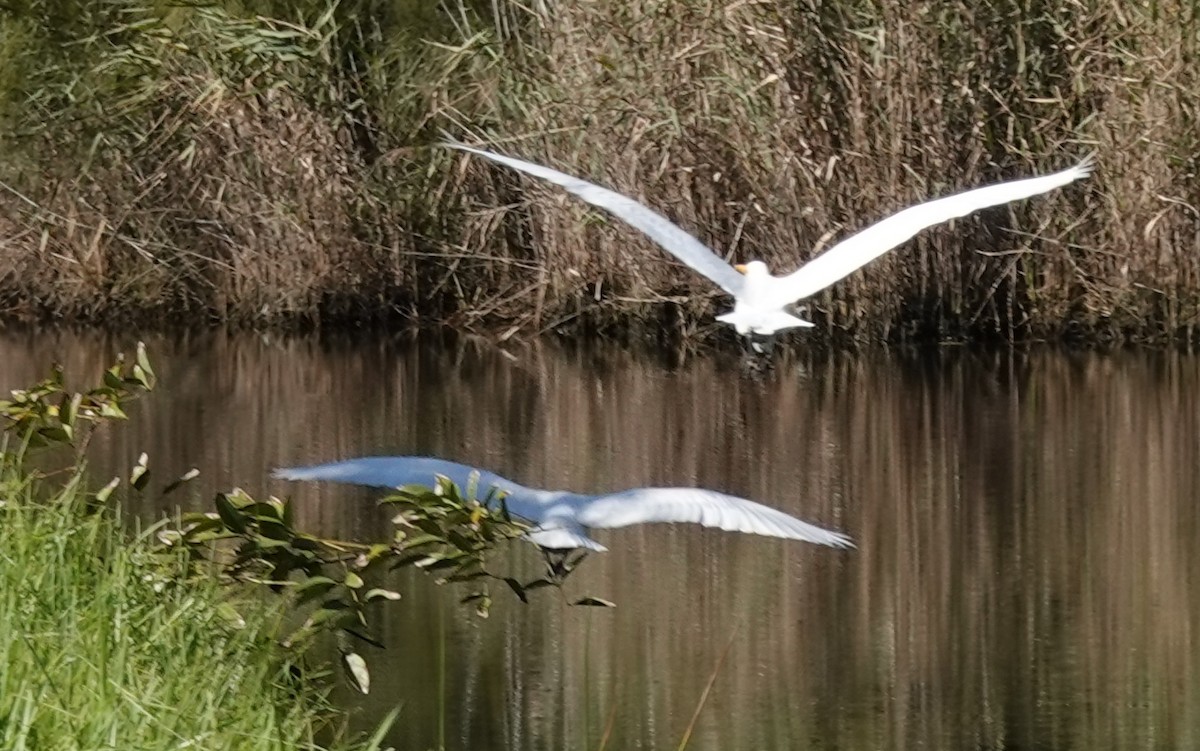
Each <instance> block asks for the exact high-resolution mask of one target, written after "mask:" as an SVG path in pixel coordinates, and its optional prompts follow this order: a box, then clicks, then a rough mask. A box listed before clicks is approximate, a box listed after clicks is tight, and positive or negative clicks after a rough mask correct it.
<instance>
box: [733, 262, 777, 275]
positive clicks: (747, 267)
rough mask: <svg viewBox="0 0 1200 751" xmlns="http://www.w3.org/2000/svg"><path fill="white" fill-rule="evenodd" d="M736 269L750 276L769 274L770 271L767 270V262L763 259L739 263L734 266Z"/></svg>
mask: <svg viewBox="0 0 1200 751" xmlns="http://www.w3.org/2000/svg"><path fill="white" fill-rule="evenodd" d="M734 268H735V269H737V270H738V271H740V272H741V273H743V274H745V275H746V276H748V277H751V278H754V277H760V276H767V275H768V274H770V272H769V271H768V270H767V264H765V263H763V262H762V261H751V262H750V263H739V264H736V265H735V266H734Z"/></svg>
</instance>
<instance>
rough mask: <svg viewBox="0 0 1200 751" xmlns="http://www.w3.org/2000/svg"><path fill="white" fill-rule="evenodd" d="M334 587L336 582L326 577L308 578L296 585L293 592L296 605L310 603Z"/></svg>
mask: <svg viewBox="0 0 1200 751" xmlns="http://www.w3.org/2000/svg"><path fill="white" fill-rule="evenodd" d="M336 586H337V582H335V581H334V580H333V579H330V578H329V577H328V576H310V577H309V578H308V579H306V580H305V581H303V582H301V583H300V584H297V585H296V588H295V589H294V590H293V591H294V592H295V594H296V604H297V605H303V604H304V603H306V602H312V601H313V600H315V599H316V598H318V597H320V596H322V595H324V594H325V593H326V592H328V591H329V590H331V589H333V588H334V587H336Z"/></svg>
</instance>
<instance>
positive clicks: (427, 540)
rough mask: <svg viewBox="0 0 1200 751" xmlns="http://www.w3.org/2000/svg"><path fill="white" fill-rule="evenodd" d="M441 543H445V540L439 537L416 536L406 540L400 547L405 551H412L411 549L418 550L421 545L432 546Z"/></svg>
mask: <svg viewBox="0 0 1200 751" xmlns="http://www.w3.org/2000/svg"><path fill="white" fill-rule="evenodd" d="M443 542H445V539H444V538H442V537H441V536H439V535H417V536H416V537H409V538H406V539H405V540H404V541H403V542H402V543H401V547H402V548H404V549H405V550H412V549H413V548H419V547H421V546H423V545H432V544H434V543H443Z"/></svg>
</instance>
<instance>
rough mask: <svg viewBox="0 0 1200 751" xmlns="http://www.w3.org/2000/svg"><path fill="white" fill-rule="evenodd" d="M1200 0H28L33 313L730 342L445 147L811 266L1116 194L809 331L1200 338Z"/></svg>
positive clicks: (829, 296) (2, 262)
mask: <svg viewBox="0 0 1200 751" xmlns="http://www.w3.org/2000/svg"><path fill="white" fill-rule="evenodd" d="M1198 31H1200V24H1198V21H1197V8H1196V6H1195V5H1194V4H1192V3H1182V2H1153V3H1148V4H1140V5H1139V4H1124V3H1116V4H1112V3H1071V4H1063V3H1056V2H1042V1H1041V0H1032V1H1029V0H1021V1H1020V2H1018V1H1017V0H1005V1H1004V2H998V3H979V2H973V1H971V0H956V1H955V2H951V3H940V4H928V3H909V4H895V3H891V2H882V1H878V2H877V1H874V0H867V1H865V2H856V1H852V0H837V1H836V2H826V1H823V0H805V1H804V2H796V3H784V2H776V1H775V0H760V1H756V2H742V1H741V0H717V1H715V2H714V1H711V0H704V1H702V0H633V1H632V2H621V3H615V2H614V3H584V2H562V3H546V2H541V1H540V0H535V2H532V3H528V2H522V3H518V2H511V1H510V0H496V1H488V2H483V1H482V0H479V1H476V0H443V1H442V2H439V3H433V2H422V1H421V0H342V1H341V2H335V1H334V0H303V1H301V2H289V3H283V2H271V1H270V0H242V1H240V2H238V1H236V0H221V1H219V2H214V3H212V4H208V5H205V6H203V7H180V6H178V5H174V4H166V3H154V2H147V1H146V0H141V2H138V1H137V0H105V2H84V0H19V1H18V2H16V3H7V4H4V5H3V6H0V151H2V153H3V154H4V158H3V159H2V160H0V178H2V179H3V180H4V181H5V183H6V185H7V186H8V189H0V194H2V195H0V245H2V247H3V253H2V254H0V311H2V312H4V313H6V314H8V315H10V316H26V317H30V318H41V317H66V318H76V319H85V320H113V319H118V318H123V319H141V320H177V321H190V322H195V321H200V322H207V321H229V322H234V323H245V324H252V325H259V324H279V323H304V324H314V323H319V324H327V325H328V324H334V323H339V322H341V323H345V322H365V321H375V322H383V321H387V322H392V323H396V322H404V323H406V324H411V325H433V324H446V325H450V326H453V327H456V328H463V329H489V330H493V331H498V332H501V333H503V334H510V335H511V334H514V333H533V332H538V331H543V330H546V329H568V328H586V329H593V330H600V331H607V332H615V331H622V332H630V331H637V332H645V333H663V332H667V333H671V334H674V335H679V336H682V337H685V338H688V337H694V336H697V335H701V336H702V335H705V334H708V333H711V332H713V331H717V330H718V329H717V327H716V326H715V325H713V324H711V322H710V321H711V319H710V317H709V313H712V312H715V311H717V310H718V309H720V308H722V307H723V306H724V305H725V304H726V301H724V300H722V299H721V298H720V296H719V295H717V294H716V293H715V292H714V291H713V290H712V289H711V288H710V286H709V285H708V283H707V282H705V281H704V280H702V279H699V278H697V277H696V276H695V275H694V274H692V273H691V272H690V271H688V270H686V269H683V268H681V267H679V266H678V265H677V264H674V263H673V262H671V261H669V260H668V259H667V257H666V255H665V254H663V253H662V252H661V251H659V250H658V249H656V248H654V247H653V246H652V245H651V244H650V243H648V242H647V241H645V240H643V239H642V238H640V237H639V236H638V235H637V234H636V233H635V232H633V231H631V230H629V229H627V228H625V227H623V226H620V225H619V224H616V223H614V222H611V221H609V220H608V219H607V218H605V217H604V216H601V215H599V214H597V213H596V212H593V211H591V210H589V209H588V208H586V207H585V206H583V205H581V204H579V203H578V202H576V201H573V200H566V199H564V198H563V197H562V196H561V195H559V194H558V193H556V192H555V191H554V190H552V189H549V188H547V187H545V186H542V185H537V184H534V183H532V182H530V181H528V180H525V179H521V178H519V177H518V176H514V175H513V174H510V173H507V172H504V171H502V170H500V169H497V168H494V167H492V166H490V165H487V164H483V163H480V162H478V161H473V160H471V159H469V158H467V157H464V156H463V155H459V154H452V153H448V152H446V151H445V150H441V149H436V148H432V145H433V144H434V143H436V141H437V140H438V138H439V137H440V134H441V131H442V130H443V129H445V130H448V131H450V132H451V133H453V134H455V135H457V136H460V137H463V138H465V139H467V140H470V141H477V142H483V143H489V144H492V145H494V146H496V147H497V148H501V149H504V150H506V151H509V152H512V153H516V154H520V155H522V156H526V157H528V158H531V159H533V160H535V161H543V162H549V163H552V164H554V165H556V166H559V167H560V168H563V169H567V170H569V171H573V172H576V173H577V174H581V175H586V176H588V177H591V178H593V179H597V180H599V181H602V182H604V183H606V184H608V185H610V186H612V187H614V188H616V189H618V190H621V191H623V192H627V193H629V194H631V195H633V196H636V197H639V198H642V199H644V200H646V201H647V202H649V203H651V204H652V205H654V206H656V207H658V208H660V209H661V210H663V211H665V212H666V213H667V214H668V215H670V216H672V217H673V218H675V219H677V220H678V221H679V222H680V223H681V224H682V225H683V226H684V227H686V228H688V229H691V230H693V231H695V232H696V233H697V234H698V235H699V236H700V237H702V238H704V239H706V240H707V241H709V242H710V243H711V244H712V245H713V247H714V248H716V249H717V250H718V251H719V252H721V253H724V254H727V255H728V256H730V257H733V258H738V259H749V258H755V257H757V258H762V259H764V260H766V261H768V262H769V263H770V264H771V265H772V267H774V268H780V269H789V268H791V267H793V266H794V265H795V264H796V263H797V262H798V260H799V259H803V258H807V257H810V256H811V255H812V254H814V253H815V252H817V250H818V249H819V248H821V247H826V246H828V244H830V242H832V241H835V240H836V239H837V238H838V237H842V236H845V235H846V234H847V233H849V232H851V231H853V230H855V229H858V228H861V227H863V226H865V225H867V224H869V223H870V222H872V221H874V220H875V219H878V218H881V217H883V216H885V215H886V214H888V213H890V212H891V211H893V210H895V209H897V208H899V207H902V206H904V205H907V204H909V203H911V202H914V201H918V200H921V199H923V198H926V197H930V196H934V195H940V194H945V193H947V192H951V191H954V190H958V189H963V188H967V187H973V186H977V185H980V184H983V183H986V182H989V181H995V180H1000V179H1007V178H1014V177H1018V176H1024V175H1028V174H1031V173H1037V172H1046V171H1050V170H1052V169H1058V168H1062V167H1065V166H1066V165H1068V164H1069V163H1072V162H1074V161H1075V160H1077V159H1078V158H1079V157H1080V156H1082V155H1083V154H1085V153H1087V152H1091V151H1095V152H1097V154H1098V163H1099V169H1098V171H1097V173H1096V175H1094V176H1093V177H1092V178H1091V179H1090V180H1088V181H1086V182H1085V183H1081V184H1079V185H1076V186H1071V187H1069V188H1068V189H1065V190H1062V191H1058V192H1056V193H1054V194H1051V195H1047V196H1042V197H1038V198H1035V199H1033V200H1030V201H1027V202H1024V203H1021V204H1018V205H1014V206H1011V207H1003V208H997V209H992V210H989V211H987V212H985V213H984V214H983V215H982V216H979V217H974V218H970V219H967V220H964V221H960V222H956V223H954V224H953V225H952V226H949V227H942V228H939V229H936V230H932V231H927V232H925V233H923V234H922V235H921V236H919V237H918V238H917V239H916V240H914V241H912V242H909V243H907V244H906V245H905V246H904V247H903V248H902V249H901V250H900V251H898V252H896V253H893V254H891V255H889V256H888V257H886V258H884V259H882V260H880V261H878V262H876V263H875V264H873V265H871V266H870V267H868V268H867V269H865V270H863V271H862V272H859V273H858V274H856V275H855V276H853V277H852V278H850V279H848V280H846V281H845V282H844V283H842V284H840V285H837V286H836V287H835V288H834V289H832V290H830V291H827V292H825V293H822V294H821V295H819V296H818V297H817V298H816V299H814V300H813V301H812V303H813V304H812V306H811V311H810V312H811V314H812V316H813V317H814V318H815V319H816V320H817V321H818V322H819V323H820V324H821V325H820V326H819V328H818V329H815V330H814V331H813V332H810V333H808V334H806V336H822V335H833V336H847V337H856V338H889V339H897V338H930V339H932V338H963V337H991V338H1000V339H1020V338H1027V337H1056V336H1074V335H1079V336H1085V337H1097V338H1105V339H1110V338H1186V339H1195V338H1196V336H1195V335H1196V324H1197V316H1198V315H1200V208H1198V207H1200V179H1198V178H1197V159H1198V157H1197V154H1198V153H1200V152H1198V149H1197V146H1198V145H1200V144H1198V141H1200V135H1198V133H1200V130H1198V129H1197V127H1196V126H1197V119H1198V118H1197V114H1198V112H1200V86H1197V83H1200V82H1198V81H1197V80H1196V79H1197V66H1196V63H1197V49H1196V48H1197V44H1198V42H1197V39H1200V35H1198V34H1197V32H1198Z"/></svg>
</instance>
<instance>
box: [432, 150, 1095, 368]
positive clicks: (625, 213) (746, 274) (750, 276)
mask: <svg viewBox="0 0 1200 751" xmlns="http://www.w3.org/2000/svg"><path fill="white" fill-rule="evenodd" d="M444 145H445V146H448V147H450V148H454V149H459V150H461V151H466V152H469V153H472V154H476V155H478V156H481V157H484V158H485V159H490V160H492V161H493V162H498V163H499V164H503V165H505V166H508V167H511V168H513V169H515V170H518V171H520V172H524V173H526V174H529V175H533V176H534V177H540V178H541V179H543V180H546V181H548V182H551V183H554V184H555V185H558V186H560V187H562V188H564V189H566V190H567V191H568V192H569V193H572V194H574V195H576V196H578V197H579V198H581V199H583V200H584V201H586V202H588V203H590V204H592V205H593V206H597V207H599V208H602V209H605V210H607V211H609V212H611V213H612V214H613V215H614V216H616V217H617V218H619V219H621V220H622V221H624V222H626V223H627V224H629V225H630V226H632V227H634V228H635V229H638V230H640V231H641V232H643V233H645V234H646V236H647V237H649V238H650V239H651V240H653V241H654V242H656V243H658V244H659V245H660V246H661V247H662V248H663V249H664V250H666V251H667V252H668V253H670V254H671V255H673V256H675V257H676V258H678V259H679V260H680V261H683V262H684V263H685V264H687V265H688V266H690V267H691V268H692V269H693V270H695V271H697V272H699V273H700V274H702V275H704V276H705V277H707V278H708V279H709V280H710V281H712V282H713V283H714V284H716V285H717V286H718V287H720V288H721V289H723V290H725V291H726V292H728V293H729V294H730V295H733V298H734V306H733V310H732V311H731V312H729V313H724V314H722V315H719V316H717V320H718V321H721V322H723V323H728V324H730V325H732V326H733V327H734V328H735V329H736V330H737V332H738V333H739V334H741V335H743V336H746V337H749V338H750V341H751V343H752V345H753V346H754V349H755V350H756V351H760V352H761V351H762V347H761V346H760V342H762V341H763V340H766V341H768V342H769V341H770V339H771V338H773V337H774V335H775V334H776V333H778V332H780V331H784V330H786V329H790V328H795V327H798V326H805V327H807V326H812V325H813V324H812V323H810V322H809V321H806V320H804V319H803V318H799V317H797V316H796V315H795V312H796V311H795V308H794V303H796V302H797V301H799V300H803V299H804V298H807V297H811V296H812V295H814V294H816V293H817V292H820V291H821V290H823V289H825V288H826V287H828V286H830V285H832V284H834V283H835V282H837V281H839V280H841V279H842V278H844V277H846V276H848V275H849V274H851V273H853V272H854V271H856V270H858V269H860V268H862V267H863V266H865V265H866V264H868V263H870V262H871V261H873V260H875V259H876V258H878V257H879V256H881V255H883V254H884V253H886V252H887V251H889V250H891V249H892V248H895V247H896V246H898V245H900V244H901V243H903V242H904V241H906V240H908V239H910V238H912V237H913V236H914V235H916V234H917V233H918V232H920V231H921V230H923V229H925V228H927V227H932V226H934V225H936V224H941V223H943V222H946V221H949V220H951V219H954V218H957V217H963V216H966V215H967V214H971V213H973V212H975V211H978V210H980V209H984V208H987V207H989V206H997V205H1000V204H1004V203H1009V202H1012V201H1017V200H1020V199H1022V198H1029V197H1030V196H1035V195H1038V194H1040V193H1046V192H1049V191H1051V190H1054V189H1055V188H1060V187H1062V186H1064V185H1068V184H1070V183H1072V182H1074V181H1076V180H1078V179H1080V178H1083V177H1087V176H1088V175H1089V174H1091V172H1092V168H1093V164H1092V160H1091V159H1090V158H1088V159H1084V160H1083V161H1082V162H1080V163H1079V164H1077V165H1075V166H1074V167H1071V168H1069V169H1065V170H1062V171H1061V172H1055V173H1053V174H1050V175H1043V176H1041V177H1031V178H1026V179H1024V180H1011V181H1008V182H1003V183H998V184H996V185H989V186H987V187H984V188H976V189H974V190H968V191H965V192H962V193H957V194H955V195H951V196H946V197H944V198H939V199H936V200H933V201H927V202H926V203H921V204H917V205H916V206H910V207H909V208H907V209H904V210H903V211H901V212H899V213H896V214H893V215H892V216H890V217H888V218H887V219H884V220H882V221H880V222H877V223H875V224H873V225H871V226H870V227H868V228H867V229H865V230H863V231H861V232H859V233H857V234H855V235H852V236H851V237H849V238H847V239H846V240H843V241H842V242H840V243H838V244H837V245H835V246H833V247H832V248H830V249H829V250H827V251H825V252H824V253H822V254H821V255H819V256H817V257H816V258H814V259H813V260H811V261H809V262H808V263H806V264H804V265H803V266H801V267H800V268H799V269H797V270H796V271H794V272H792V273H791V274H787V275H786V276H774V275H773V274H771V272H770V271H769V270H768V268H767V265H766V264H765V263H763V262H762V261H750V262H749V263H746V264H737V265H733V266H731V265H730V264H729V263H727V262H726V261H725V260H724V259H722V258H721V257H720V256H718V255H717V254H716V253H715V252H713V250H712V249H710V248H709V247H708V246H707V245H705V244H704V243H702V242H700V241H699V240H697V239H696V238H695V237H693V236H692V235H690V234H688V233H687V232H685V231H684V230H682V229H680V228H679V227H678V226H676V225H675V224H674V223H672V222H671V221H670V220H669V219H667V218H666V217H665V216H663V215H662V214H659V213H658V212H657V211H654V210H653V209H650V208H647V207H646V206H643V205H642V204H640V203H638V202H637V201H635V200H633V199H632V198H629V197H628V196H623V195H621V194H620V193H617V192H615V191H612V190H609V189H607V188H603V187H601V186H599V185H595V184H593V183H590V182H587V181H586V180H581V179H579V178H577V177H572V176H571V175H568V174H566V173H563V172H559V171H558V170H554V169H551V168H549V167H543V166H541V165H539V164H534V163H532V162H527V161H524V160H522V159H515V158H513V157H509V156H504V155H503V154H496V153H493V152H490V151H486V150H484V149H477V148H472V147H470V146H467V145H465V144H461V143H457V142H453V141H448V142H446V143H445V144H444Z"/></svg>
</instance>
